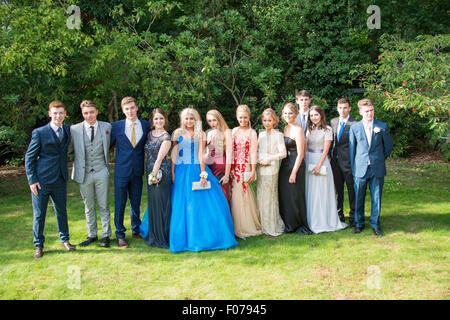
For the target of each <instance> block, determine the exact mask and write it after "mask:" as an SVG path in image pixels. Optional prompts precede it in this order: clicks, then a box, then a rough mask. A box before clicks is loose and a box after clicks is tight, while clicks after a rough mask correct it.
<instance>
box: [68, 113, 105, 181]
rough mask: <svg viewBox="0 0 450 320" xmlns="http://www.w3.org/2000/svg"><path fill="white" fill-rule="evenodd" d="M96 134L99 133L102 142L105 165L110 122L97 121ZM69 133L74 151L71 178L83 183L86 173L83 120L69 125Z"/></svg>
mask: <svg viewBox="0 0 450 320" xmlns="http://www.w3.org/2000/svg"><path fill="white" fill-rule="evenodd" d="M97 122H98V128H97V130H98V131H97V134H100V135H101V138H102V142H103V154H104V156H105V163H106V167H108V163H109V143H110V137H111V124H109V123H108V122H103V121H97ZM70 134H71V136H72V145H73V150H74V152H75V159H74V160H73V168H72V176H71V178H72V180H75V181H76V182H78V183H83V182H84V178H85V175H86V168H85V166H86V155H85V145H84V134H85V129H84V121H83V122H80V123H77V124H74V125H73V126H71V127H70Z"/></svg>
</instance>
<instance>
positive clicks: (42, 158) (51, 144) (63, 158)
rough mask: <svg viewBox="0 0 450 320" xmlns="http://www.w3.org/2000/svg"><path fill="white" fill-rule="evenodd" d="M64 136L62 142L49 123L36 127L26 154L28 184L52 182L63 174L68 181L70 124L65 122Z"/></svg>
mask: <svg viewBox="0 0 450 320" xmlns="http://www.w3.org/2000/svg"><path fill="white" fill-rule="evenodd" d="M62 128H63V131H64V138H63V140H62V141H61V142H60V141H59V139H58V137H57V136H56V133H55V131H53V129H52V128H51V127H50V123H48V124H47V125H45V126H43V127H40V128H37V129H34V130H33V132H32V134H31V141H30V144H29V146H28V149H27V152H26V154H25V169H26V173H27V179H28V184H33V183H36V182H39V184H51V183H54V182H56V181H57V180H58V178H59V176H60V175H61V176H62V177H63V179H64V181H67V177H68V173H67V172H68V171H67V148H68V146H69V143H70V126H69V125H67V124H63V126H62Z"/></svg>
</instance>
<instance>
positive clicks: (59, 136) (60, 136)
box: [56, 128, 63, 142]
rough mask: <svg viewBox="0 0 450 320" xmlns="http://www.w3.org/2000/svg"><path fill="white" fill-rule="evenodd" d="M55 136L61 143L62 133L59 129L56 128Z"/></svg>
mask: <svg viewBox="0 0 450 320" xmlns="http://www.w3.org/2000/svg"><path fill="white" fill-rule="evenodd" d="M56 135H57V136H58V139H59V142H61V141H62V139H63V132H62V129H61V128H58V130H56Z"/></svg>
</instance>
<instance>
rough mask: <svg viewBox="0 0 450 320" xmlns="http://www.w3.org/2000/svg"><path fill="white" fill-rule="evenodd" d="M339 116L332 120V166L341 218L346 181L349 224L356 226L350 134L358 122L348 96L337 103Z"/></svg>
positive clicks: (343, 218) (343, 219) (340, 217)
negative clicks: (352, 114) (351, 128)
mask: <svg viewBox="0 0 450 320" xmlns="http://www.w3.org/2000/svg"><path fill="white" fill-rule="evenodd" d="M337 110H338V113H339V117H336V118H333V119H331V121H330V125H331V128H332V129H333V143H332V145H331V168H332V169H333V178H334V186H335V187H336V193H337V210H338V215H339V219H340V220H341V221H342V222H345V217H344V183H345V184H347V192H348V201H349V205H350V213H349V224H350V226H351V227H354V226H355V189H354V185H353V175H352V168H351V165H350V152H349V139H348V138H349V134H350V127H351V126H352V124H354V123H355V122H356V120H355V119H353V118H352V116H350V111H351V110H352V108H351V107H350V102H349V101H348V99H347V98H342V99H339V101H338V103H337Z"/></svg>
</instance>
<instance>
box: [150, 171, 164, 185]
mask: <svg viewBox="0 0 450 320" xmlns="http://www.w3.org/2000/svg"><path fill="white" fill-rule="evenodd" d="M161 178H162V171H161V170H158V173H157V174H156V176H155V175H154V174H153V171H152V172H150V174H149V175H148V185H149V186H151V185H152V184H156V183H158V182H159V181H160V180H161Z"/></svg>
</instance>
